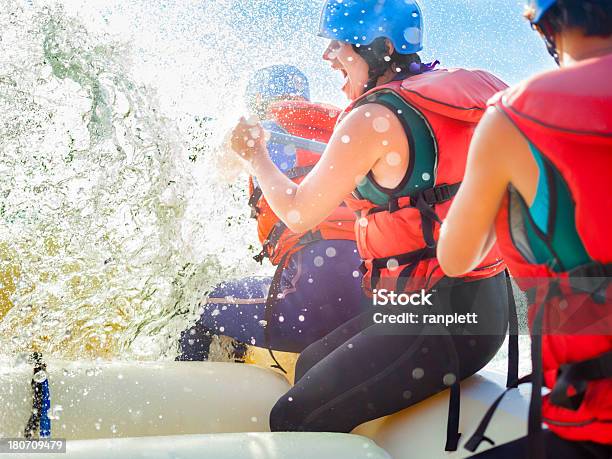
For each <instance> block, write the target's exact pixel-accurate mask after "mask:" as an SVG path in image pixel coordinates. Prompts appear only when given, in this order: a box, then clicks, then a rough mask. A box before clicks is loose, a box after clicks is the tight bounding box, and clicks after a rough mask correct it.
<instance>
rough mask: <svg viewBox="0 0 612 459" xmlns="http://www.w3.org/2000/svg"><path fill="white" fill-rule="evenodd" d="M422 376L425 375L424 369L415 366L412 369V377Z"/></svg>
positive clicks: (419, 377) (418, 377)
mask: <svg viewBox="0 0 612 459" xmlns="http://www.w3.org/2000/svg"><path fill="white" fill-rule="evenodd" d="M423 376H425V370H423V369H422V368H415V369H414V370H412V377H413V378H414V379H421V378H422V377H423Z"/></svg>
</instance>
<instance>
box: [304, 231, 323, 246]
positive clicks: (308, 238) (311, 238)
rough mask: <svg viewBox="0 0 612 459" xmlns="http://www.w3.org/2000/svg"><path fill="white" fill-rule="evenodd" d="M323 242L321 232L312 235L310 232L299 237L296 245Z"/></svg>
mask: <svg viewBox="0 0 612 459" xmlns="http://www.w3.org/2000/svg"><path fill="white" fill-rule="evenodd" d="M322 240H323V235H322V234H321V230H317V231H315V232H314V233H313V232H312V231H307V232H305V233H304V234H303V235H302V237H300V239H299V241H298V244H299V245H302V246H303V245H308V244H312V243H313V242H319V241H322Z"/></svg>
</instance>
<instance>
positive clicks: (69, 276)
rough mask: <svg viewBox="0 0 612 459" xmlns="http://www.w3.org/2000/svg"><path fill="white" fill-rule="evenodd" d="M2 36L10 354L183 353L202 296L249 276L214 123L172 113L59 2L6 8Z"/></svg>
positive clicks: (3, 241)
mask: <svg viewBox="0 0 612 459" xmlns="http://www.w3.org/2000/svg"><path fill="white" fill-rule="evenodd" d="M0 31H1V32H0V33H1V39H2V41H1V42H0V44H1V52H0V263H1V264H0V349H2V352H3V353H6V354H12V355H14V354H16V353H21V352H29V351H31V350H40V351H42V352H44V353H45V354H46V355H53V356H57V357H65V358H83V357H116V358H117V357H119V358H128V359H129V358H163V357H172V356H174V355H175V353H176V338H177V336H178V333H179V331H180V330H181V329H183V328H184V327H185V326H186V324H187V323H188V322H189V320H190V319H191V318H192V317H193V314H194V313H195V311H196V310H197V303H198V300H199V299H200V298H201V297H202V295H203V294H204V293H205V291H206V289H207V288H210V286H212V285H213V284H215V283H216V282H218V281H219V280H221V279H222V278H225V277H227V276H232V275H239V274H241V273H242V272H246V270H248V269H249V268H250V265H249V263H248V261H247V262H241V263H238V261H239V260H249V259H250V257H249V256H248V255H249V246H250V245H251V247H252V242H253V241H252V240H251V239H252V237H253V236H252V231H247V230H246V229H245V228H244V223H245V221H244V220H246V215H245V212H246V210H245V209H244V206H243V205H242V204H243V201H244V196H243V195H242V189H241V188H240V186H241V184H239V185H236V186H234V187H231V186H228V185H226V184H221V183H219V182H218V181H216V180H214V178H215V177H214V171H213V168H212V167H211V166H210V165H209V166H208V167H204V165H205V159H206V157H207V156H208V159H209V160H210V157H212V156H214V155H215V152H214V151H213V149H212V147H211V145H213V144H214V140H213V137H214V136H211V134H210V131H211V126H210V125H205V124H204V123H203V122H201V121H200V119H198V118H197V117H193V116H187V115H186V116H184V117H183V118H181V119H179V120H178V121H177V120H176V119H175V120H170V119H168V118H167V117H165V116H164V114H163V111H162V110H160V106H159V103H158V101H157V97H156V94H155V91H154V90H153V89H152V88H150V87H146V86H144V85H143V84H142V83H141V82H140V81H139V80H138V79H136V78H135V77H134V76H133V68H132V62H131V51H130V49H129V46H128V45H127V44H124V43H121V42H118V41H116V40H114V39H113V38H112V37H111V36H109V35H106V34H104V33H94V32H91V31H88V30H87V28H85V27H84V26H83V24H82V23H81V22H80V21H79V20H76V19H74V18H71V17H69V16H68V15H67V14H66V13H65V12H64V11H63V9H62V8H61V7H58V6H48V7H47V6H37V7H33V6H29V5H28V4H24V3H20V2H15V1H9V0H2V1H0ZM211 162H212V161H208V163H209V164H210V163H211ZM228 241H231V242H230V243H228ZM251 268H252V267H251Z"/></svg>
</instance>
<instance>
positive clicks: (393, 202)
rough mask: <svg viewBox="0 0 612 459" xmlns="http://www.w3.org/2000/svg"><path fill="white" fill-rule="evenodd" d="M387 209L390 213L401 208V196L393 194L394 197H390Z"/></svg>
mask: <svg viewBox="0 0 612 459" xmlns="http://www.w3.org/2000/svg"><path fill="white" fill-rule="evenodd" d="M387 210H388V211H389V213H390V214H392V213H393V212H397V211H398V210H400V205H399V198H398V197H396V196H393V197H391V198H389V202H388V203H387Z"/></svg>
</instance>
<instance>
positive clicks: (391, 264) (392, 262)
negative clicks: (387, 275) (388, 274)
mask: <svg viewBox="0 0 612 459" xmlns="http://www.w3.org/2000/svg"><path fill="white" fill-rule="evenodd" d="M397 268H399V262H398V261H397V260H396V259H395V258H390V259H389V260H387V269H388V270H389V271H394V270H396V269H397Z"/></svg>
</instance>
